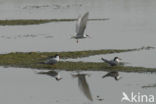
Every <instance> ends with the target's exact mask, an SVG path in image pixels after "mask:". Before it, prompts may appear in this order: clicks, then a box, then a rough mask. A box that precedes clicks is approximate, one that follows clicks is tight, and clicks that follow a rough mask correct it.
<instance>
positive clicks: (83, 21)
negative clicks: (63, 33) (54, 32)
mask: <svg viewBox="0 0 156 104" xmlns="http://www.w3.org/2000/svg"><path fill="white" fill-rule="evenodd" d="M88 15H89V12H86V13H85V14H84V15H83V16H79V17H78V20H77V22H76V35H75V36H73V37H72V38H74V39H77V43H78V42H79V41H78V39H83V38H87V37H89V35H86V34H84V31H85V29H86V26H87V21H88Z"/></svg>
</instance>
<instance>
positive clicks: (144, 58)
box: [63, 49, 156, 68]
mask: <svg viewBox="0 0 156 104" xmlns="http://www.w3.org/2000/svg"><path fill="white" fill-rule="evenodd" d="M155 53H156V50H155V49H152V50H141V51H134V52H124V53H115V54H107V55H95V56H90V57H85V58H77V59H67V60H63V61H73V62H78V61H82V62H103V61H102V60H101V58H102V57H103V58H105V59H108V60H112V59H113V58H114V57H116V56H118V57H120V58H121V59H122V60H121V62H122V63H124V65H125V66H141V67H147V68H156V64H155V62H156V58H155V57H153V56H155Z"/></svg>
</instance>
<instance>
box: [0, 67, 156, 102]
mask: <svg viewBox="0 0 156 104" xmlns="http://www.w3.org/2000/svg"><path fill="white" fill-rule="evenodd" d="M40 71H41V70H40ZM37 72H39V70H35V69H24V68H3V67H0V82H1V87H0V92H1V93H0V97H1V100H0V103H3V104H9V103H14V104H15V103H16V104H21V103H22V104H43V103H44V104H49V103H53V104H54V103H55V104H73V103H74V104H88V103H89V104H90V103H91V104H92V103H94V104H99V103H100V104H103V103H107V104H114V103H116V104H121V98H122V92H123V91H124V92H125V93H127V94H128V95H129V94H130V93H131V92H132V91H133V92H134V93H135V94H137V93H139V92H140V93H141V94H147V95H151V94H152V95H154V96H156V88H146V89H145V88H142V86H145V85H150V84H155V83H156V80H155V78H156V76H155V74H150V73H147V74H144V73H142V74H139V73H122V72H121V73H119V74H120V75H121V76H122V79H120V80H119V81H115V80H114V79H113V78H111V77H107V78H105V79H102V78H101V77H102V76H103V75H104V74H106V72H102V71H98V72H96V71H94V72H93V71H87V72H81V73H86V74H89V76H86V81H87V83H88V85H89V88H90V91H91V94H92V97H93V102H91V101H89V100H88V99H87V97H85V96H84V94H83V93H82V92H81V91H80V89H79V88H78V80H77V78H73V77H72V76H71V74H72V73H75V72H66V71H60V72H59V73H60V75H61V77H63V79H62V80H60V81H56V80H55V79H54V78H53V77H50V76H47V75H40V74H37ZM97 96H100V98H102V99H104V100H102V101H99V100H97ZM125 104H129V103H126V102H125ZM143 104H144V103H143Z"/></svg>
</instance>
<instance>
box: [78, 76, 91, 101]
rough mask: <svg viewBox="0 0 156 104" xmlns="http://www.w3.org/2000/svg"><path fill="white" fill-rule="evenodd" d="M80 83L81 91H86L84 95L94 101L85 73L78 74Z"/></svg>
mask: <svg viewBox="0 0 156 104" xmlns="http://www.w3.org/2000/svg"><path fill="white" fill-rule="evenodd" d="M78 84H79V88H80V89H81V91H82V92H83V93H84V95H85V96H86V97H87V98H88V99H89V100H90V101H93V98H92V95H91V92H90V89H89V85H88V83H87V81H86V78H85V75H80V76H78Z"/></svg>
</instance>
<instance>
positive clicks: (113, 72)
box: [102, 71, 121, 80]
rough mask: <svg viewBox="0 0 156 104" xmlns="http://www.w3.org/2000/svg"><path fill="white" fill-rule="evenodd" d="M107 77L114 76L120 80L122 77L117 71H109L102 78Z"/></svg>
mask: <svg viewBox="0 0 156 104" xmlns="http://www.w3.org/2000/svg"><path fill="white" fill-rule="evenodd" d="M105 77H114V79H115V80H119V79H120V78H121V77H120V76H119V73H118V72H117V71H111V72H109V73H107V74H106V75H104V76H102V78H105Z"/></svg>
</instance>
